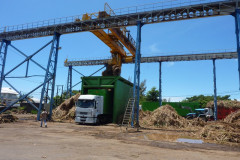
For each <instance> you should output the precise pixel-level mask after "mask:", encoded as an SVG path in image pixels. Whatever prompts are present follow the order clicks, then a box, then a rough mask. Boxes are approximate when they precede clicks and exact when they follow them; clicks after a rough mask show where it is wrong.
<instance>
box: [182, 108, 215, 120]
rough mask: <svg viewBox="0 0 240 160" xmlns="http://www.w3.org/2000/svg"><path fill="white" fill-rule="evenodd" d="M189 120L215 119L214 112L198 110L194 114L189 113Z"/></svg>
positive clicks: (205, 109) (204, 109) (208, 109)
mask: <svg viewBox="0 0 240 160" xmlns="http://www.w3.org/2000/svg"><path fill="white" fill-rule="evenodd" d="M186 118H187V119H193V118H201V119H203V120H205V121H208V120H212V119H213V110H212V109H211V108H197V109H195V110H194V112H193V113H188V114H187V116H186Z"/></svg>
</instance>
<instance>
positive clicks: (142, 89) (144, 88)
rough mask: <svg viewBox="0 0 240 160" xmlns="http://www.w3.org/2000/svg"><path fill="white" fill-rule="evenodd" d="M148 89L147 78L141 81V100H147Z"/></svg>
mask: <svg viewBox="0 0 240 160" xmlns="http://www.w3.org/2000/svg"><path fill="white" fill-rule="evenodd" d="M146 89H147V86H146V79H145V80H143V81H142V82H141V83H140V101H144V100H145V92H146Z"/></svg>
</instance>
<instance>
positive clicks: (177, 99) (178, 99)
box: [163, 97, 186, 102]
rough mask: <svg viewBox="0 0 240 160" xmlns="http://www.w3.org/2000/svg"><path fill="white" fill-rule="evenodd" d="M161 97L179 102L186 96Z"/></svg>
mask: <svg viewBox="0 0 240 160" xmlns="http://www.w3.org/2000/svg"><path fill="white" fill-rule="evenodd" d="M163 99H166V100H167V101H168V102H181V101H182V100H184V99H186V97H163Z"/></svg>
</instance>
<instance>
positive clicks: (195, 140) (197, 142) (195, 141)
mask: <svg viewBox="0 0 240 160" xmlns="http://www.w3.org/2000/svg"><path fill="white" fill-rule="evenodd" d="M177 142H184V143H195V144H203V140H199V139H187V138H178V139H177Z"/></svg>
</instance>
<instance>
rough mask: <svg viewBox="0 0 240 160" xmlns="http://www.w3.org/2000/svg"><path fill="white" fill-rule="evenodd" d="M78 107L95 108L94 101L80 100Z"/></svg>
mask: <svg viewBox="0 0 240 160" xmlns="http://www.w3.org/2000/svg"><path fill="white" fill-rule="evenodd" d="M77 106H78V107H81V108H93V107H94V100H78V103H77Z"/></svg>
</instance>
